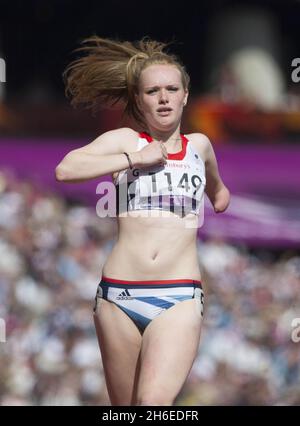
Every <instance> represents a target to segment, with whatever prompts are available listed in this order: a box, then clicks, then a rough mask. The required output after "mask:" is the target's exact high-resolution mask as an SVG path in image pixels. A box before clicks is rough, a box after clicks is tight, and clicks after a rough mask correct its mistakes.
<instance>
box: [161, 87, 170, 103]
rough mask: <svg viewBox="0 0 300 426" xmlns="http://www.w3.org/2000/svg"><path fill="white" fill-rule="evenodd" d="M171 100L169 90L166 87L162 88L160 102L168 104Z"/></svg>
mask: <svg viewBox="0 0 300 426" xmlns="http://www.w3.org/2000/svg"><path fill="white" fill-rule="evenodd" d="M168 102H169V97H168V92H167V90H165V89H162V90H161V91H160V93H159V103H160V104H166V103H168Z"/></svg>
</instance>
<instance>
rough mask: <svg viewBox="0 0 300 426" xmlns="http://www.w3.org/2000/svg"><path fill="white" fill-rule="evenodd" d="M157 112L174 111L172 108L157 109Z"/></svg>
mask: <svg viewBox="0 0 300 426" xmlns="http://www.w3.org/2000/svg"><path fill="white" fill-rule="evenodd" d="M156 111H157V112H171V111H173V110H172V108H170V107H160V108H157V110H156Z"/></svg>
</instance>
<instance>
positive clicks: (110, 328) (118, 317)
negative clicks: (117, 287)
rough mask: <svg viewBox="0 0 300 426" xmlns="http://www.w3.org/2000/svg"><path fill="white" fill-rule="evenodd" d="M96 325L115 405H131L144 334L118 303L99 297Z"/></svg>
mask: <svg viewBox="0 0 300 426" xmlns="http://www.w3.org/2000/svg"><path fill="white" fill-rule="evenodd" d="M94 322H95V326H96V332H97V337H98V342H99V347H100V351H101V356H102V363H103V369H104V373H105V379H106V384H107V389H108V393H109V397H110V400H111V403H112V405H130V403H131V397H132V392H133V386H134V378H135V370H136V365H137V360H138V356H139V352H140V348H141V341H142V338H141V334H140V332H139V330H138V328H137V327H136V325H135V324H134V323H133V321H132V320H131V319H130V318H129V317H128V316H127V315H126V314H125V313H124V312H123V311H122V310H121V309H120V308H119V307H118V306H116V305H115V304H114V303H112V302H108V301H107V300H104V299H103V298H99V297H98V298H97V306H96V309H95V312H94Z"/></svg>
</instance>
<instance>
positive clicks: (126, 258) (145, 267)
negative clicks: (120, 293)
mask: <svg viewBox="0 0 300 426" xmlns="http://www.w3.org/2000/svg"><path fill="white" fill-rule="evenodd" d="M197 225H198V217H197V216H196V215H194V214H188V215H187V216H185V217H184V218H180V217H178V216H177V215H175V214H173V213H170V212H168V211H161V210H139V211H133V212H130V213H124V214H123V215H122V214H121V215H120V216H119V218H118V227H119V233H118V239H117V241H116V243H115V245H114V247H113V249H112V251H111V253H110V255H109V257H108V258H107V260H106V262H105V264H104V266H103V270H102V275H103V276H107V277H110V278H115V279H120V280H126V279H127V280H141V281H142V280H144V281H145V280H163V279H193V280H201V276H200V269H199V262H198V254H197V231H198V226H197Z"/></svg>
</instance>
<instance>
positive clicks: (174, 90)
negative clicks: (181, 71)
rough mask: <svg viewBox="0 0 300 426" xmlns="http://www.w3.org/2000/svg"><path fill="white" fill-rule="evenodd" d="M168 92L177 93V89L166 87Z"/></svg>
mask: <svg viewBox="0 0 300 426" xmlns="http://www.w3.org/2000/svg"><path fill="white" fill-rule="evenodd" d="M168 90H170V91H171V92H177V90H178V87H168Z"/></svg>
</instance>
